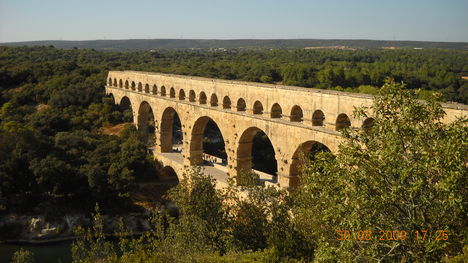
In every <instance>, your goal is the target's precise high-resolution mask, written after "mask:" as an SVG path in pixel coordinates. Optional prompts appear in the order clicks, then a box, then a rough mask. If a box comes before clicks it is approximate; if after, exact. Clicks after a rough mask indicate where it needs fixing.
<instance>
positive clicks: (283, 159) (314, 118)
mask: <svg viewBox="0 0 468 263" xmlns="http://www.w3.org/2000/svg"><path fill="white" fill-rule="evenodd" d="M106 94H112V95H113V97H114V99H115V103H117V104H121V103H123V101H124V100H125V103H128V102H130V104H131V109H132V111H133V117H134V118H133V119H134V121H135V122H136V125H137V127H138V128H139V129H141V128H144V127H146V125H147V123H148V113H149V112H150V110H151V111H152V113H153V115H154V121H155V125H154V126H155V133H156V134H155V137H156V148H155V152H154V155H155V157H156V158H157V159H158V160H159V161H161V162H162V163H163V164H164V165H165V166H170V167H172V168H173V169H174V171H176V173H177V174H178V175H181V174H182V173H183V170H185V168H186V167H188V166H189V165H193V164H199V163H201V162H202V155H203V132H204V129H205V126H206V124H207V122H208V121H209V120H210V119H211V120H213V121H214V122H215V123H216V124H217V125H218V127H219V129H220V132H221V134H222V137H223V139H224V143H225V150H226V153H227V165H226V166H219V165H215V166H214V167H206V169H205V172H207V173H211V174H212V175H213V176H215V178H217V179H220V178H222V177H223V176H224V179H226V178H227V175H229V176H236V175H237V174H238V173H239V172H240V171H242V170H250V169H251V167H252V142H253V138H254V136H255V134H256V133H257V132H259V131H263V132H264V133H265V134H266V135H267V136H268V138H269V139H270V141H271V144H272V145H273V149H274V152H275V158H276V161H277V169H278V171H277V183H278V184H279V185H280V186H281V187H288V186H292V185H295V184H296V183H297V175H298V173H299V170H300V168H299V161H298V157H299V154H300V153H301V152H307V151H309V150H310V149H311V147H312V146H313V145H314V143H317V142H319V143H321V144H324V145H325V146H327V147H328V148H329V149H330V150H331V151H332V152H334V151H336V150H337V149H338V146H339V144H340V142H341V140H342V139H341V136H340V132H339V129H341V128H343V127H347V126H351V127H354V128H365V127H367V126H368V125H369V124H370V123H371V121H372V119H371V118H369V119H367V120H362V119H355V118H353V114H352V113H353V110H354V107H355V106H371V104H372V96H369V95H363V94H354V93H345V92H337V91H326V90H318V89H308V88H300V87H291V86H278V85H270V84H261V83H251V82H241V81H230V80H220V79H209V78H201V77H191V76H179V75H169V74H160V73H150V72H137V71H110V72H109V75H108V80H107V85H106ZM444 108H445V111H446V113H447V115H446V118H445V121H453V120H455V119H456V117H457V116H463V115H467V113H468V107H467V106H466V105H460V104H453V105H452V104H445V105H444ZM176 113H177V115H178V116H179V118H180V122H181V129H182V134H183V145H182V151H181V153H178V152H175V151H173V149H172V148H173V145H172V141H173V140H172V139H173V138H172V136H173V131H172V129H173V128H172V127H173V121H174V116H175V114H176Z"/></svg>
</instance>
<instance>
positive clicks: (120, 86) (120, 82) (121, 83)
mask: <svg viewBox="0 0 468 263" xmlns="http://www.w3.org/2000/svg"><path fill="white" fill-rule="evenodd" d="M122 87H123V82H122V80H121V79H120V80H119V88H122Z"/></svg>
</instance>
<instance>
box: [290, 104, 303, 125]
mask: <svg viewBox="0 0 468 263" xmlns="http://www.w3.org/2000/svg"><path fill="white" fill-rule="evenodd" d="M302 117H304V115H303V113H302V108H301V107H299V106H297V105H294V106H293V107H292V109H291V116H290V119H291V121H293V122H301V121H302Z"/></svg>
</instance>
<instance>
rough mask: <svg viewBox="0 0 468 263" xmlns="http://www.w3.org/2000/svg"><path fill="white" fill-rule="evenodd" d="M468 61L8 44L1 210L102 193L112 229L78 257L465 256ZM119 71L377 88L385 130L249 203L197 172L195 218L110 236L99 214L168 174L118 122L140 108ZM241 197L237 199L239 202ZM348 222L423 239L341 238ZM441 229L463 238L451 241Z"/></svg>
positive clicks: (421, 55) (450, 54) (52, 208)
mask: <svg viewBox="0 0 468 263" xmlns="http://www.w3.org/2000/svg"><path fill="white" fill-rule="evenodd" d="M467 61H468V52H466V51H457V50H440V49H432V50H260V51H259V50H257V51H254V50H224V51H196V50H195V51H194V50H175V51H174V50H168V51H138V52H135V51H132V52H104V51H96V50H92V49H70V50H62V49H56V48H54V47H52V46H47V47H0V92H1V93H0V214H6V213H11V212H15V213H36V212H43V213H49V214H51V215H57V214H64V213H67V212H70V211H72V210H73V211H81V212H86V213H90V212H92V211H94V208H95V205H96V203H98V204H99V210H96V212H97V213H96V222H97V224H96V229H94V230H92V231H90V232H87V231H86V230H83V229H82V230H80V231H82V232H80V233H81V234H82V235H81V236H82V237H83V238H82V239H80V240H78V241H77V242H78V243H77V246H75V247H74V251H73V253H74V260H75V262H142V260H143V259H145V260H147V261H145V262H168V261H173V262H219V261H222V260H224V262H234V261H239V260H243V261H241V262H253V261H260V262H304V261H312V260H315V261H319V262H336V261H339V262H374V261H377V262H413V261H415V260H414V258H418V259H419V260H421V261H422V262H435V261H440V260H448V259H449V258H451V259H452V262H462V261H463V258H465V259H466V257H467V255H468V247H466V245H464V244H465V240H466V234H467V231H466V224H465V223H464V222H466V214H467V211H468V210H467V206H466V204H467V200H466V196H467V192H466V191H467V190H466V187H464V186H466V163H467V162H468V160H467V156H468V153H467V149H468V147H467V145H466V144H467V141H468V131H467V128H466V122H467V120H466V118H464V119H461V120H459V121H457V122H455V123H452V124H442V123H441V122H440V119H441V117H442V116H443V112H442V110H441V107H440V105H439V102H440V101H454V102H460V103H468V81H467V80H464V79H462V76H468V64H467V63H466V62H467ZM109 70H143V71H157V72H163V73H174V74H183V75H194V76H205V77H212V78H223V79H238V80H245V81H256V82H265V83H276V84H282V85H297V86H303V87H309V88H320V89H333V90H341V91H349V92H360V93H369V94H375V95H376V96H377V98H378V99H376V100H375V110H376V112H377V113H376V114H377V115H376V118H375V120H376V121H375V127H374V128H373V129H374V132H372V130H371V132H368V133H362V132H357V131H347V130H345V131H343V132H344V134H343V135H344V136H345V138H346V140H347V143H346V144H344V145H343V147H342V148H341V149H340V152H339V153H337V154H336V155H333V154H331V153H323V154H322V155H320V156H318V157H316V158H315V161H314V162H312V163H310V164H308V165H307V166H306V169H305V170H304V171H303V176H302V178H303V179H302V184H303V187H301V188H300V189H298V190H297V191H294V192H291V193H289V192H287V191H286V190H275V189H263V188H259V187H256V186H250V187H251V190H250V194H249V197H248V198H247V199H246V200H238V199H235V197H233V196H235V195H233V194H232V191H237V190H235V189H231V190H230V191H231V192H225V193H220V192H218V191H217V190H215V188H214V186H213V184H214V183H213V181H212V180H211V179H210V178H207V177H206V176H204V175H203V174H201V173H199V171H192V173H193V178H194V179H193V180H194V181H193V182H192V183H191V184H190V183H189V182H187V181H181V182H180V184H179V185H178V186H177V187H175V188H174V189H172V190H171V192H170V196H171V197H172V199H173V200H174V201H175V202H176V204H177V206H178V207H179V210H180V215H179V216H178V217H177V218H173V217H172V215H161V214H156V215H155V219H154V222H155V226H154V231H152V232H151V233H148V235H144V236H142V237H140V238H137V239H126V238H122V239H121V242H122V247H121V249H120V250H115V249H114V247H113V245H111V244H109V243H107V241H106V240H105V239H103V238H102V235H101V234H102V233H101V232H100V230H102V225H101V226H99V222H100V221H99V213H106V214H107V213H125V212H129V211H132V210H133V209H137V208H136V207H134V205H133V204H132V202H131V199H130V197H129V192H130V191H131V189H132V187H133V186H134V185H135V183H136V182H137V181H138V180H140V179H142V178H148V177H150V178H151V177H157V176H158V166H157V164H155V162H154V161H153V160H152V157H151V156H149V155H148V153H147V149H146V145H145V144H144V143H143V142H142V140H141V136H140V134H139V133H138V131H137V130H136V129H135V128H134V127H133V126H132V125H127V126H126V127H125V129H124V131H123V134H122V135H121V136H115V135H107V134H104V133H103V132H102V127H103V126H104V125H106V124H112V125H114V124H119V123H124V122H128V120H129V116H128V112H124V111H122V110H121V109H120V108H119V107H117V106H116V105H114V101H112V99H111V98H110V97H107V96H105V94H104V85H105V80H106V76H107V72H108V71H109ZM389 77H390V79H393V80H392V81H390V80H389ZM402 82H403V83H405V84H402ZM418 99H426V100H427V101H428V103H427V104H424V105H421V104H420V103H418ZM389 108H390V109H393V110H392V111H388V109H389ZM357 114H365V112H364V111H359V112H357ZM379 114H380V115H379ZM400 114H407V115H404V116H401V115H400ZM383 120H385V121H383ZM414 123H418V124H420V125H414ZM395 130H398V131H399V133H398V136H399V137H395V136H396V135H395V132H394V131H395ZM407 145H411V146H412V147H413V149H412V150H408V149H407V148H406V147H407ZM343 167H346V169H343ZM324 175H325V176H324ZM350 183H352V185H353V187H349V184H350ZM236 189H237V188H236ZM229 198H233V200H234V201H235V202H233V203H232V206H228V207H225V206H224V205H223V202H222V200H225V199H229ZM111 204H112V205H111ZM194 229H195V230H197V231H193V230H194ZM340 229H341V231H343V230H349V231H351V230H354V231H355V232H356V233H358V232H359V231H360V230H362V231H364V230H369V229H372V230H373V231H376V232H374V233H378V230H389V231H393V230H399V231H400V230H405V231H406V233H411V235H412V236H411V238H409V237H408V238H406V237H405V238H404V239H403V237H402V234H401V233H403V232H399V234H398V235H397V236H391V237H390V239H387V240H384V241H382V240H379V239H378V238H377V239H372V240H363V239H362V238H361V239H356V238H354V237H353V238H352V239H349V240H348V239H347V240H345V241H341V240H339V239H337V238H336V234H337V230H340ZM422 230H430V233H431V234H430V238H428V239H427V240H425V242H422V241H421V240H418V239H415V238H414V236H413V234H414V233H415V231H422ZM438 230H440V231H446V232H444V233H449V234H448V235H449V238H448V239H447V240H445V239H444V240H443V241H441V240H436V231H438ZM361 237H362V236H361ZM79 242H81V243H79ZM463 247H464V248H463ZM457 260H459V261H457Z"/></svg>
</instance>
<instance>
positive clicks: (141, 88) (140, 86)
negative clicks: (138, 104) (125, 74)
mask: <svg viewBox="0 0 468 263" xmlns="http://www.w3.org/2000/svg"><path fill="white" fill-rule="evenodd" d="M142 90H143V84H141V82H138V91H139V92H141V91H142Z"/></svg>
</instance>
